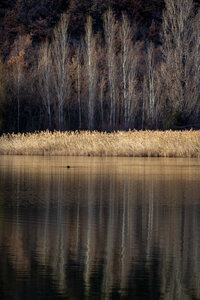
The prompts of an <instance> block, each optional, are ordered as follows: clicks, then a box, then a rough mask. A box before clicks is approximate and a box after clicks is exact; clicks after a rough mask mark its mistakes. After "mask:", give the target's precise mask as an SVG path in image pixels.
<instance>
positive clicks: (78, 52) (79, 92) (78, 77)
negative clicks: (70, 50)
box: [77, 46, 82, 129]
mask: <svg viewBox="0 0 200 300" xmlns="http://www.w3.org/2000/svg"><path fill="white" fill-rule="evenodd" d="M77 97H78V120H79V129H81V127H82V120H81V62H80V46H78V50H77Z"/></svg>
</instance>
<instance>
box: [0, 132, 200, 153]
mask: <svg viewBox="0 0 200 300" xmlns="http://www.w3.org/2000/svg"><path fill="white" fill-rule="evenodd" d="M0 154H1V155H3V154H5V155H10V154H11V155H67V156H134V157H200V131H192V130H191V131H128V132H123V131H118V132H114V133H100V132H88V131H83V132H80V133H79V132H60V131H55V132H54V133H51V132H49V131H43V132H36V133H33V134H29V133H28V134H8V135H5V134H4V135H2V136H1V137H0Z"/></svg>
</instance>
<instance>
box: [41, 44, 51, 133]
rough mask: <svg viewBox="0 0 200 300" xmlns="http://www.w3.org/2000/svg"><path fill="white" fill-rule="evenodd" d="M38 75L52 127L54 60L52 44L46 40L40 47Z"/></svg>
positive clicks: (49, 124)
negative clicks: (52, 58)
mask: <svg viewBox="0 0 200 300" xmlns="http://www.w3.org/2000/svg"><path fill="white" fill-rule="evenodd" d="M38 77H39V89H40V94H41V97H42V100H43V103H44V106H45V109H46V112H47V116H48V128H49V129H50V130H51V129H52V111H51V104H52V90H51V85H52V60H51V51H50V45H49V43H48V42H45V43H44V44H43V45H42V46H41V49H40V53H39V64H38Z"/></svg>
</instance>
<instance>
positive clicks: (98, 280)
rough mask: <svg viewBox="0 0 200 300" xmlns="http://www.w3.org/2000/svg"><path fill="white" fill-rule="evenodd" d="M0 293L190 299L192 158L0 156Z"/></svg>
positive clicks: (195, 252) (197, 293)
mask: <svg viewBox="0 0 200 300" xmlns="http://www.w3.org/2000/svg"><path fill="white" fill-rule="evenodd" d="M67 165H70V166H71V168H70V169H67V168H66V167H65V166H67ZM0 299H6V300H7V299H145V300H146V299H154V300H156V299H165V300H166V299H169V300H172V299H175V300H177V299H180V300H183V299H200V160H197V159H147V158H144V159H143V158H141V159H135V158H77V157H72V158H70V157H23V156H22V157H16V156H11V157H8V156H1V157H0Z"/></svg>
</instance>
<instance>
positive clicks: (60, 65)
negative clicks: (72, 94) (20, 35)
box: [52, 14, 70, 129]
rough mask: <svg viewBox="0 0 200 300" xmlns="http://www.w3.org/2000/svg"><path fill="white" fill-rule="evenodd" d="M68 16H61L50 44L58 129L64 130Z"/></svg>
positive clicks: (67, 74)
mask: <svg viewBox="0 0 200 300" xmlns="http://www.w3.org/2000/svg"><path fill="white" fill-rule="evenodd" d="M68 25H69V16H68V15H67V14H63V15H61V19H60V22H59V24H58V26H57V27H56V28H55V30H54V36H53V42H52V61H53V76H54V84H53V86H54V88H55V97H56V99H57V108H58V112H57V114H58V128H59V129H64V106H65V104H66V101H67V96H68V95H69V90H70V80H69V73H68V63H69V37H68Z"/></svg>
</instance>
